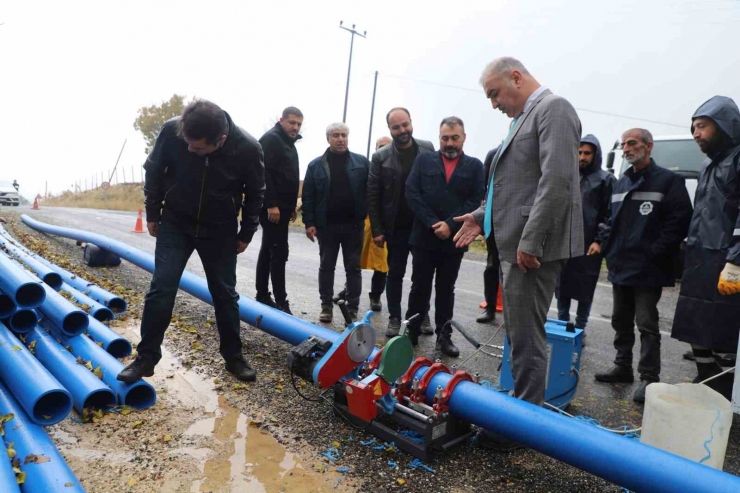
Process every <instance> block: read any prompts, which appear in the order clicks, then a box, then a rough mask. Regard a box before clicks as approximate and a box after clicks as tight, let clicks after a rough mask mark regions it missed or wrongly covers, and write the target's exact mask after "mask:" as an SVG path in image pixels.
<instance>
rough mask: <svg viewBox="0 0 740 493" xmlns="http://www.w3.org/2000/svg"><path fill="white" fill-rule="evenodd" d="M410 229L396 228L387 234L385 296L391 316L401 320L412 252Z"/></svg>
mask: <svg viewBox="0 0 740 493" xmlns="http://www.w3.org/2000/svg"><path fill="white" fill-rule="evenodd" d="M410 236H411V230H410V229H396V230H395V231H393V232H392V233H390V234H388V235H387V236H386V239H385V240H386V244H387V245H388V276H387V281H386V285H385V289H386V291H385V297H386V300H387V302H388V314H389V315H390V318H395V319H398V320H401V298H402V297H403V278H404V276H405V275H406V264H407V262H408V259H409V253H410V252H411V245H409V237H410Z"/></svg>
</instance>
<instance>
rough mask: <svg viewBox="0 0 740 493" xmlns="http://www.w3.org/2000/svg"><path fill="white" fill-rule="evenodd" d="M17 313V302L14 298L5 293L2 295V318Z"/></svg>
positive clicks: (0, 309) (0, 312)
mask: <svg viewBox="0 0 740 493" xmlns="http://www.w3.org/2000/svg"><path fill="white" fill-rule="evenodd" d="M14 312H15V302H14V301H13V298H11V297H10V296H8V295H7V294H5V293H0V318H6V317H9V316H11V315H12V314H13V313H14Z"/></svg>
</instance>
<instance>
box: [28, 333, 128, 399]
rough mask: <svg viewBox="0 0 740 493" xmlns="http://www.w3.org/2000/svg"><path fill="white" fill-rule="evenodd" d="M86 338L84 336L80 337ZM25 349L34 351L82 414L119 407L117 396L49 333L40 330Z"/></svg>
mask: <svg viewBox="0 0 740 493" xmlns="http://www.w3.org/2000/svg"><path fill="white" fill-rule="evenodd" d="M78 337H85V336H78ZM26 347H27V348H29V350H30V348H31V347H33V351H34V355H35V356H36V359H37V360H39V361H40V362H41V364H43V365H44V367H46V369H47V370H49V373H51V374H52V375H54V377H56V379H57V380H59V382H60V383H61V384H62V385H63V386H64V388H65V389H67V390H68V391H69V392H70V393H71V394H72V403H73V405H74V408H75V409H77V411H78V412H79V413H82V411H83V409H85V408H102V407H106V406H115V405H116V394H115V393H114V392H113V391H112V390H111V389H110V387H108V386H107V385H105V384H104V383H103V381H102V380H100V379H99V378H98V377H96V376H95V375H94V374H93V372H91V371H90V370H88V369H87V368H85V366H84V365H81V364H79V363H78V362H77V360H76V359H75V357H74V356H72V354H71V353H70V352H69V351H67V350H66V349H64V348H63V347H62V346H61V345H60V344H59V343H58V342H57V341H56V340H54V338H53V337H51V336H50V335H49V334H48V333H47V332H46V330H44V329H43V328H42V327H40V326H38V325H37V326H36V328H35V329H34V330H33V331H32V332H30V333H29V334H28V335H26Z"/></svg>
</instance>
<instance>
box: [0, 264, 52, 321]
mask: <svg viewBox="0 0 740 493" xmlns="http://www.w3.org/2000/svg"><path fill="white" fill-rule="evenodd" d="M0 289H2V291H3V293H5V294H7V295H8V296H10V298H11V299H12V300H13V302H14V303H15V304H16V306H17V307H19V308H36V307H37V306H39V305H40V304H41V303H43V302H44V298H45V297H46V294H45V293H44V288H43V286H41V283H40V282H39V281H38V280H37V279H34V278H33V277H31V274H29V273H28V272H26V271H25V270H23V269H22V268H20V267H18V264H16V263H14V262H13V261H12V260H11V259H10V258H8V257H7V256H6V255H5V253H3V252H2V251H0Z"/></svg>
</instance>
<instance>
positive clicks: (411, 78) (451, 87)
mask: <svg viewBox="0 0 740 493" xmlns="http://www.w3.org/2000/svg"><path fill="white" fill-rule="evenodd" d="M380 74H381V75H384V76H386V77H392V78H395V79H403V80H409V81H412V82H419V83H421V84H429V85H432V86H438V87H446V88H448V89H457V90H460V91H466V92H474V93H476V94H481V92H482V90H481V89H471V88H469V87H462V86H455V85H452V84H442V83H439V82H432V81H430V80H423V79H415V78H413V77H407V76H404V75H395V74H388V73H384V72H381V73H380ZM574 108H575V109H576V110H578V111H583V112H585V113H594V114H597V115H605V116H611V117H614V118H624V119H626V120H635V121H640V122H647V123H657V124H659V125H666V126H668V127H676V128H684V129H685V128H686V125H678V124H676V123H668V122H662V121H659V120H649V119H647V118H639V117H636V116H629V115H620V114H618V113H610V112H608V111H599V110H590V109H587V108H578V107H575V106H574Z"/></svg>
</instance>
